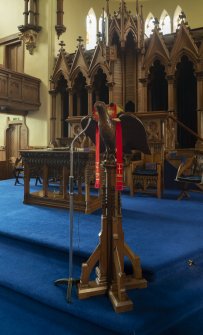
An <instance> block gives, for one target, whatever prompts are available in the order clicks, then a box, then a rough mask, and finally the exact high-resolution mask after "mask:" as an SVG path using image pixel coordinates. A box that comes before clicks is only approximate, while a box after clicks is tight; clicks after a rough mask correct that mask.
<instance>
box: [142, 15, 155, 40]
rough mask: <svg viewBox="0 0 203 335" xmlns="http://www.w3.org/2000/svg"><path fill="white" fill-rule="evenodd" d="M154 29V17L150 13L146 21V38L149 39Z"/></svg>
mask: <svg viewBox="0 0 203 335" xmlns="http://www.w3.org/2000/svg"><path fill="white" fill-rule="evenodd" d="M153 29H154V15H153V14H152V13H151V12H150V13H149V14H148V15H147V18H146V21H145V29H144V31H145V36H146V37H149V36H150V35H151V33H152V30H153Z"/></svg>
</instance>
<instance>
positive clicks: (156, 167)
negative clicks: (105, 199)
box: [130, 146, 164, 198]
mask: <svg viewBox="0 0 203 335" xmlns="http://www.w3.org/2000/svg"><path fill="white" fill-rule="evenodd" d="M155 148H156V149H157V150H155ZM163 165H164V160H163V154H162V148H161V147H154V146H153V147H152V148H151V155H144V154H142V156H141V160H138V161H132V162H131V174H132V180H131V186H130V194H131V195H134V194H135V193H136V192H141V193H148V194H155V195H156V196H157V197H158V198H161V197H162V193H163V187H164V181H163V180H164V178H163Z"/></svg>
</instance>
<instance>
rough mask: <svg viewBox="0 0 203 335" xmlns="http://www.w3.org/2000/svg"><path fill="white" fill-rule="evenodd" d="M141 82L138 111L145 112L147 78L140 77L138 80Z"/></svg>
mask: <svg viewBox="0 0 203 335" xmlns="http://www.w3.org/2000/svg"><path fill="white" fill-rule="evenodd" d="M139 82H140V83H141V84H142V87H141V92H140V93H141V94H140V111H141V112H146V111H147V78H142V79H140V80H139Z"/></svg>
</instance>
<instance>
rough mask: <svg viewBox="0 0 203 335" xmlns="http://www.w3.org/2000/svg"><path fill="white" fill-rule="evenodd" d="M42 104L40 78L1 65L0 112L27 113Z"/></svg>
mask: <svg viewBox="0 0 203 335" xmlns="http://www.w3.org/2000/svg"><path fill="white" fill-rule="evenodd" d="M39 106H40V80H39V79H38V78H35V77H31V76H28V75H25V74H23V73H19V72H14V71H11V70H8V69H5V68H3V67H1V66H0V112H1V113H6V114H8V112H9V111H12V113H15V114H18V115H26V114H27V112H28V111H33V110H38V109H39Z"/></svg>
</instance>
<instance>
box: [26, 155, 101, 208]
mask: <svg viewBox="0 0 203 335" xmlns="http://www.w3.org/2000/svg"><path fill="white" fill-rule="evenodd" d="M20 153H21V156H22V159H23V164H24V203H25V204H35V205H44V206H51V207H61V208H69V205H70V204H69V193H68V191H69V190H68V178H69V174H70V151H68V150H66V149H58V150H57V149H43V150H21V151H20ZM73 156H74V182H75V187H76V188H77V189H76V193H75V194H74V209H75V210H76V211H83V212H85V213H91V212H93V211H95V210H96V209H98V208H100V207H101V197H100V195H99V194H95V195H91V194H90V187H91V184H92V183H93V181H94V180H93V179H94V167H95V153H94V152H80V151H75V152H74V153H73ZM33 176H35V177H36V176H38V177H40V179H41V181H42V184H41V185H38V186H37V187H36V188H35V191H32V192H31V187H30V180H31V177H33ZM82 184H84V190H83V188H82Z"/></svg>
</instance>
